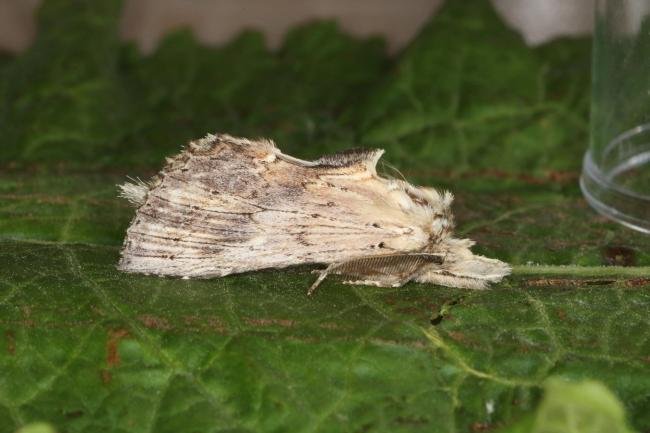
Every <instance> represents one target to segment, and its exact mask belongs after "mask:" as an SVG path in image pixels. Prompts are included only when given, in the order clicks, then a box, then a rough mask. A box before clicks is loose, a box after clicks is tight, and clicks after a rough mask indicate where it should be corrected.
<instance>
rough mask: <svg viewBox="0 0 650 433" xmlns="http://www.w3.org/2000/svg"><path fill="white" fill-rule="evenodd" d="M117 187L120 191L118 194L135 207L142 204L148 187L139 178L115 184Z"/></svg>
mask: <svg viewBox="0 0 650 433" xmlns="http://www.w3.org/2000/svg"><path fill="white" fill-rule="evenodd" d="M117 188H118V189H119V191H120V192H119V193H118V196H119V197H122V198H123V199H126V200H127V201H128V202H129V203H130V204H131V205H133V206H135V207H140V206H142V205H143V204H144V202H145V200H146V199H147V193H148V192H149V187H148V186H147V184H146V183H144V182H142V181H141V180H136V181H129V182H125V183H123V184H120V185H117Z"/></svg>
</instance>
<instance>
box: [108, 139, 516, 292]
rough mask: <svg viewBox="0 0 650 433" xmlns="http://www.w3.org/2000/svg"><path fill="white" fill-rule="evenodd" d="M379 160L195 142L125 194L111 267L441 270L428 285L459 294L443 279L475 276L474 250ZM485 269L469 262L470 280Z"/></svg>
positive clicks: (384, 277)
mask: <svg viewBox="0 0 650 433" xmlns="http://www.w3.org/2000/svg"><path fill="white" fill-rule="evenodd" d="M382 153H383V151H382V150H351V151H346V152H342V153H338V154H335V155H329V156H324V157H321V158H319V159H317V160H315V161H303V160H300V159H297V158H294V157H291V156H288V155H284V154H282V153H281V152H280V150H278V149H277V148H276V147H275V145H274V144H273V142H272V141H270V140H248V139H243V138H234V137H231V136H228V135H209V136H207V137H206V138H204V139H201V140H197V141H195V142H192V143H190V145H189V146H188V147H187V148H186V149H185V150H184V151H183V152H182V153H180V154H179V155H177V156H175V157H172V158H169V159H168V162H167V165H166V166H165V167H164V168H163V170H162V171H161V172H160V173H159V174H158V175H157V176H155V177H154V178H153V179H152V180H150V181H149V182H146V183H144V182H137V183H127V184H125V185H122V186H121V190H122V196H123V197H125V198H127V199H128V200H129V201H130V202H131V203H132V204H133V205H135V206H136V207H137V210H136V215H135V218H134V219H133V221H132V222H131V225H130V226H129V228H128V230H127V235H126V238H125V241H124V246H123V249H122V257H121V260H120V263H119V265H118V267H119V269H121V270H123V271H126V272H139V273H146V274H155V275H165V276H177V277H195V278H208V277H219V276H224V275H229V274H234V273H240V272H246V271H253V270H258V269H264V268H284V267H286V266H291V265H298V264H329V265H331V266H330V267H329V268H328V269H330V268H331V269H330V271H331V273H341V274H348V275H349V276H352V277H353V278H357V280H355V281H358V282H363V283H366V284H375V285H380V286H395V285H401V284H404V283H405V282H407V281H410V280H413V279H417V280H422V279H423V278H428V277H425V275H429V274H431V275H433V274H435V272H434V270H436V269H437V272H438V274H435V275H433V276H431V277H430V279H431V281H433V282H443V284H447V283H448V285H452V286H460V285H461V284H456V283H455V282H453V281H452V280H449V279H442V278H440V275H442V276H445V275H446V276H449V275H447V274H449V273H452V274H453V273H454V272H456V273H458V274H459V278H461V279H463V280H462V281H464V279H467V278H474V277H472V276H468V275H465V274H463V272H464V270H463V269H461V268H462V266H463V265H462V263H465V262H466V263H468V264H471V263H472V262H471V261H467V260H468V257H475V256H473V255H472V253H471V252H470V251H469V246H471V245H467V244H463V243H462V242H463V241H458V242H461V243H460V244H454V241H456V240H454V239H453V238H451V231H452V228H453V219H452V216H451V212H450V204H451V199H452V196H451V195H450V194H448V193H438V191H436V190H434V189H432V188H418V187H415V186H412V185H410V184H408V183H407V182H405V181H403V180H397V179H387V178H383V177H381V176H379V175H378V174H377V172H376V169H375V167H376V164H377V161H378V160H379V158H380V157H381V155H382ZM456 247H458V248H456ZM467 254H469V256H467ZM454 255H458V259H454V257H455V256H454ZM441 257H443V258H442V259H441ZM461 259H462V260H461ZM463 260H465V262H463ZM487 260H492V259H487ZM446 261H448V265H446ZM495 262H498V261H495ZM498 263H500V264H502V265H503V266H502V267H501V268H499V269H500V275H501V276H500V277H496V276H494V275H490V277H489V278H487V280H488V281H498V280H500V278H501V277H503V275H506V274H507V271H506V269H507V265H505V264H503V263H502V262H498ZM452 264H453V266H452ZM480 269H483V268H479V267H476V266H473V267H472V271H471V272H473V274H471V275H474V276H476V275H475V274H476V273H477V272H478V273H480V272H481V270H480ZM485 269H487V268H485ZM490 272H491V271H490ZM325 275H326V274H325ZM436 275H437V276H436ZM479 277H480V275H479ZM323 278H324V277H323ZM321 279H322V278H321ZM449 281H451V282H449ZM462 286H463V287H465V286H467V285H466V284H465V285H462Z"/></svg>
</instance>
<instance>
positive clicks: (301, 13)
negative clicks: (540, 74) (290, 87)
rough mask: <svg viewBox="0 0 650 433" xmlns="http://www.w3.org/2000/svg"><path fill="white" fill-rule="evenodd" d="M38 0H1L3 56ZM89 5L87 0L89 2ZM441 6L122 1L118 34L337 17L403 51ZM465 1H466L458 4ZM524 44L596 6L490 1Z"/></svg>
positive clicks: (565, 28) (211, 33)
mask: <svg viewBox="0 0 650 433" xmlns="http://www.w3.org/2000/svg"><path fill="white" fill-rule="evenodd" d="M41 1H43V0H0V50H4V51H12V52H19V51H21V50H24V49H25V48H26V47H28V46H29V44H30V43H31V41H32V40H33V38H34V35H35V34H36V32H37V28H36V22H35V17H34V13H35V11H36V8H37V7H38V6H39V5H40V3H41ZM89 1H92V0H89ZM443 1H444V0H401V1H400V0H126V2H125V7H124V10H123V15H122V26H121V32H122V36H123V37H124V38H125V39H132V40H135V41H136V42H137V43H138V45H139V46H140V48H141V49H142V50H143V51H145V52H150V51H151V50H153V49H154V48H155V47H156V44H157V43H158V41H159V40H160V38H161V37H162V36H163V35H164V34H165V33H167V32H168V31H169V30H172V29H175V28H178V27H181V26H189V27H191V28H192V30H193V31H194V33H195V34H196V36H197V38H198V39H199V40H200V41H202V42H204V43H206V44H220V43H223V42H226V41H228V40H229V39H230V38H232V37H233V36H234V35H236V34H237V33H239V32H240V31H241V30H243V29H258V30H261V31H262V32H263V33H264V34H265V35H266V39H267V42H268V44H269V46H270V47H272V48H273V47H277V46H278V45H279V44H280V42H281V41H282V38H283V35H284V33H285V32H286V31H287V29H289V28H291V27H293V26H295V25H297V24H301V23H304V22H307V21H310V20H314V19H323V18H325V19H332V18H334V19H337V20H338V21H339V23H340V24H341V26H342V27H343V28H344V29H345V30H346V31H347V32H349V33H351V34H354V35H359V36H367V35H383V36H384V37H385V38H386V39H387V40H388V43H389V48H390V49H391V50H392V51H396V50H398V49H399V48H401V47H403V46H404V45H406V44H407V43H408V42H409V40H411V38H412V37H413V36H414V35H415V34H416V33H417V32H418V30H419V28H420V27H421V26H422V25H423V24H424V23H425V22H426V21H427V20H428V19H429V17H430V16H431V15H432V14H433V13H435V11H436V10H437V9H438V8H439V7H440V5H441V4H442V2H443ZM455 1H463V0H455ZM491 1H492V3H493V4H494V6H495V7H496V8H497V10H498V11H499V13H500V14H501V15H502V17H503V18H504V20H505V21H506V22H507V23H508V24H509V25H510V26H511V27H513V28H515V29H517V30H519V31H520V32H521V34H522V35H523V37H524V39H525V40H526V42H528V43H529V44H531V45H536V44H540V43H543V42H546V41H548V40H550V39H553V38H555V37H558V36H563V35H582V34H586V33H589V32H590V31H591V27H592V15H593V12H592V11H593V4H594V1H595V0H491Z"/></svg>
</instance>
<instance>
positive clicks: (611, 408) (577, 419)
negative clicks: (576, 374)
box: [500, 377, 631, 433]
mask: <svg viewBox="0 0 650 433" xmlns="http://www.w3.org/2000/svg"><path fill="white" fill-rule="evenodd" d="M519 432H521V433H524V432H532V433H615V432H618V433H631V430H630V429H629V428H628V427H627V423H626V421H625V412H624V409H623V405H622V404H621V402H620V401H619V400H618V399H617V398H616V396H615V395H614V394H612V392H611V391H609V390H608V389H607V388H606V387H605V386H603V385H602V384H601V383H599V382H596V381H593V380H585V381H581V382H570V381H566V380H563V379H561V378H559V377H553V378H550V379H549V380H547V381H546V383H545V384H544V398H543V399H542V402H541V404H540V405H539V407H538V408H537V410H536V414H535V416H534V417H533V416H527V417H526V418H525V419H524V420H522V421H520V422H518V423H517V424H515V425H512V426H509V427H507V428H505V429H502V430H500V433H519Z"/></svg>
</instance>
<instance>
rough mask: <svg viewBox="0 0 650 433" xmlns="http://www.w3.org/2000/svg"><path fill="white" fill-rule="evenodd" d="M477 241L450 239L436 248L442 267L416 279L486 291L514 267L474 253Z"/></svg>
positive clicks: (435, 267)
mask: <svg viewBox="0 0 650 433" xmlns="http://www.w3.org/2000/svg"><path fill="white" fill-rule="evenodd" d="M472 245H474V241H471V240H469V239H454V238H447V239H445V240H444V241H442V242H441V243H440V244H439V245H437V248H436V253H437V254H440V255H442V264H440V265H438V264H430V265H427V268H426V269H423V272H421V273H420V275H419V276H418V277H417V278H416V280H417V281H419V282H421V283H433V284H440V285H444V286H450V287H461V288H467V289H484V288H486V287H487V285H488V284H489V283H496V282H499V281H501V280H502V279H503V277H505V276H506V275H508V274H510V272H511V268H510V266H509V265H508V264H507V263H504V262H502V261H500V260H496V259H490V258H487V257H483V256H480V255H478V254H474V253H472V251H471V250H470V248H471V247H472Z"/></svg>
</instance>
